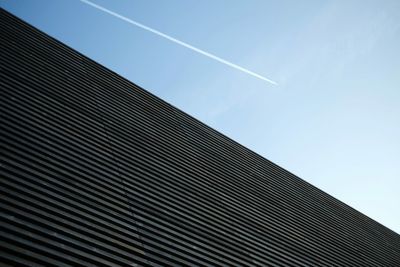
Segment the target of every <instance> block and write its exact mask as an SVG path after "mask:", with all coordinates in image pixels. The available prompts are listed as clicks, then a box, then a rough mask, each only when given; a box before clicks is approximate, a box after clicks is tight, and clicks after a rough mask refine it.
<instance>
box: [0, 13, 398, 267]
mask: <svg viewBox="0 0 400 267" xmlns="http://www.w3.org/2000/svg"><path fill="white" fill-rule="evenodd" d="M0 38H1V46H0V47H1V50H0V56H1V57H0V87H1V88H0V114H1V117H0V217H1V222H0V262H2V263H4V266H7V265H6V263H7V264H9V265H16V266H52V265H54V266H63V265H64V266H68V265H73V266H94V265H105V266H120V265H122V266H363V267H364V266H400V237H399V235H397V234H396V233H394V232H392V231H391V230H389V229H387V228H385V227H384V226H382V225H380V224H379V223H377V222H375V221H373V220H371V219H369V218H368V217H366V216H364V215H363V214H361V213H359V212H357V211H356V210H354V209H352V208H350V207H349V206H347V205H345V204H343V203H341V202H340V201H338V200H336V199H335V198H333V197H331V196H329V195H328V194H326V193H324V192H322V191H321V190H319V189H317V188H315V187H313V186H312V185H310V184H308V183H307V182H305V181H303V180H301V179H300V178H298V177H296V176H295V175H293V174H291V173H289V172H288V171H286V170H284V169H282V168H280V167H279V166H276V165H275V164H273V163H271V162H270V161H268V160H266V159H264V158H262V157H261V156H259V155H257V154H256V153H254V152H252V151H250V150H248V149H246V148H245V147H243V146H241V145H240V144H238V143H236V142H234V141H232V140H231V139H229V138H227V137H226V136H224V135H222V134H220V133H218V132H216V131H214V130H213V129H211V128H209V127H207V126H206V125H204V124H202V123H201V122H199V121H197V120H196V119H194V118H192V117H190V116H189V115H187V114H185V113H184V112H182V111H180V110H178V109H176V108H174V107H173V106H171V105H169V104H168V103H165V102H164V101H162V100H160V99H159V98H157V97H155V96H153V95H151V94H150V93H148V92H146V91H145V90H143V89H142V88H139V87H138V86H136V85H135V84H132V83H131V82H129V81H127V80H126V79H124V78H122V77H120V76H118V75H117V74H115V73H113V72H112V71H110V70H108V69H106V68H104V67H103V66H101V65H99V64H97V63H95V62H93V61H92V60H90V59H88V58H86V57H85V56H83V55H81V54H79V53H78V52H76V51H74V50H72V49H71V48H69V47H67V46H65V45H63V44H61V43H60V42H58V41H56V40H54V39H52V38H51V37H49V36H47V35H46V34H44V33H42V32H40V31H38V30H36V29H34V28H33V27H31V26H29V25H27V24H26V23H24V22H22V21H21V20H19V19H17V18H16V17H14V16H12V15H10V14H9V13H7V12H6V11H4V10H1V12H0ZM132 64H141V63H140V62H132ZM344 186H345V185H344ZM2 266H3V265H2Z"/></svg>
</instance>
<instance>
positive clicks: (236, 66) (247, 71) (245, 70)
mask: <svg viewBox="0 0 400 267" xmlns="http://www.w3.org/2000/svg"><path fill="white" fill-rule="evenodd" d="M80 1H81V2H83V3H85V4H87V5H90V6H92V7H94V8H97V9H99V10H101V11H103V12H106V13H108V14H110V15H112V16H114V17H117V18H119V19H121V20H123V21H126V22H128V23H130V24H132V25H135V26H137V27H139V28H142V29H144V30H146V31H149V32H152V33H154V34H157V35H158V36H161V37H164V38H165V39H168V40H170V41H172V42H174V43H177V44H179V45H181V46H184V47H186V48H189V49H190V50H193V51H195V52H197V53H199V54H201V55H204V56H206V57H209V58H211V59H214V60H216V61H218V62H220V63H223V64H225V65H227V66H229V67H232V68H234V69H237V70H240V71H242V72H244V73H247V74H249V75H251V76H254V77H256V78H259V79H261V80H264V81H266V82H269V83H271V84H273V85H278V84H277V83H276V82H274V81H273V80H270V79H268V78H266V77H264V76H262V75H260V74H257V73H255V72H252V71H250V70H248V69H245V68H243V67H241V66H238V65H236V64H234V63H232V62H229V61H227V60H225V59H222V58H220V57H217V56H216V55H213V54H211V53H208V52H206V51H203V50H201V49H199V48H197V47H194V46H192V45H190V44H188V43H185V42H182V41H180V40H178V39H175V38H174V37H171V36H169V35H167V34H165V33H162V32H159V31H157V30H155V29H153V28H150V27H147V26H146V25H143V24H141V23H139V22H136V21H134V20H131V19H129V18H127V17H124V16H122V15H120V14H118V13H115V12H114V11H111V10H109V9H107V8H105V7H102V6H99V5H97V4H95V3H92V2H91V1H88V0H80Z"/></svg>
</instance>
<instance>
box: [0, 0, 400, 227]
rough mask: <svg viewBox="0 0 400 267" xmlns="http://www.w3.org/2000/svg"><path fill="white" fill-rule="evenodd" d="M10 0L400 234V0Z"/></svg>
mask: <svg viewBox="0 0 400 267" xmlns="http://www.w3.org/2000/svg"><path fill="white" fill-rule="evenodd" d="M93 2H95V3H96V4H99V5H102V6H104V7H106V8H108V9H110V10H112V11H114V12H117V13H119V14H121V15H123V16H126V17H128V18H131V19H133V20H136V21H138V22H140V23H143V24H145V25H147V26H149V27H152V28H155V29H157V30H159V31H161V32H163V33H166V34H169V35H171V36H173V37H175V38H177V39H179V40H182V41H184V42H187V43H189V44H191V45H193V46H196V47H198V48H200V49H202V50H205V51H207V52H210V53H213V54H215V55H217V56H219V57H221V58H224V59H226V60H229V61H231V62H233V63H235V64H238V65H240V66H242V67H245V68H248V69H250V70H252V71H254V72H256V73H259V74H262V75H264V76H266V77H268V78H270V79H272V80H274V81H276V82H277V83H278V86H273V85H271V84H268V83H266V82H265V81H262V80H260V79H257V78H255V77H252V76H250V75H248V74H245V73H243V72H240V71H238V70H235V69H232V68H230V67H227V66H225V65H223V64H221V63H218V62H216V61H214V60H212V59H209V58H207V57H204V56H202V55H200V54H198V53H195V52H193V51H191V50H188V49H186V48H184V47H181V46H179V45H177V44H175V43H172V42H170V41H168V40H166V39H163V38H160V37H159V36H157V35H154V34H152V33H150V32H147V31H144V30H143V29H140V28H137V27H134V26H132V25H130V24H128V23H126V22H124V21H121V20H118V19H117V18H115V17H112V16H110V15H108V14H105V13H103V12H101V11H99V10H96V9H94V8H92V7H90V6H88V5H85V4H83V3H82V2H80V1H79V0H59V1H53V0H36V1H34V0H12V1H11V0H0V5H1V7H3V8H5V9H6V10H9V11H11V12H12V13H14V14H15V15H17V16H19V17H20V18H22V19H24V20H26V21H28V22H29V23H31V24H32V25H34V26H36V27H38V28H39V29H41V30H43V31H44V32H46V33H48V34H50V35H51V36H53V37H55V38H57V39H58V40H60V41H62V42H64V43H66V44H67V45H69V46H71V47H73V48H74V49H77V50H78V51H80V52H81V53H83V54H85V55H87V56H88V57H90V58H92V59H94V60H96V61H97V62H99V63H101V64H103V65H105V66H107V67H108V68H110V69H112V70H114V71H115V72H117V73H119V74H121V75H122V76H124V77H126V78H127V79H129V80H131V81H133V82H134V83H136V84H138V85H140V86H142V87H143V88H145V89H147V90H148V91H150V92H152V93H154V94H155V95H157V96H159V97H161V98H162V99H164V100H166V101H168V102H169V103H171V104H173V105H175V106H177V107H178V108H180V109H182V110H184V111H185V112H187V113H189V114H191V115H193V116H194V117H196V118H198V119H199V120H201V121H203V122H204V123H206V124H208V125H210V126H211V127H213V128H215V129H217V130H219V131H220V132H222V133H224V134H226V135H227V136H229V137H231V138H232V139H234V140H236V141H238V142H239V143H241V144H243V145H245V146H247V147H249V148H250V149H252V150H254V151H256V152H257V153H259V154H261V155H263V156H264V157H266V158H268V159H270V160H272V161H273V162H275V163H277V164H278V165H280V166H282V167H284V168H286V169H288V170H289V171H291V172H293V173H295V174H296V175H298V176H300V177H301V178H303V179H305V180H306V181H308V182H310V183H312V184H314V185H315V186H317V187H319V188H321V189H322V190H324V191H326V192H328V193H329V194H331V195H333V196H335V197H337V198H338V199H340V200H342V201H343V202H345V203H347V204H349V205H350V206H352V207H354V208H356V209H358V210H359V211H361V212H363V213H365V214H366V215H368V216H370V217H371V218H373V219H375V220H377V221H379V222H381V223H382V224H384V225H386V226H387V227H389V228H391V229H392V230H394V231H396V232H398V233H400V212H399V206H400V50H399V48H400V1H398V0H393V1H390V0H384V1H378V0H377V1H369V0H365V1H361V0H360V1H352V0H349V1H344V0H343V1H340V0H338V1H312V0H309V1H295V0H292V1H284V0H280V1H266V0H259V1H256V0H246V1H228V0H225V1H222V0H202V1H195V0H169V1H161V0H158V1H156V0H121V1H106V0H93Z"/></svg>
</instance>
